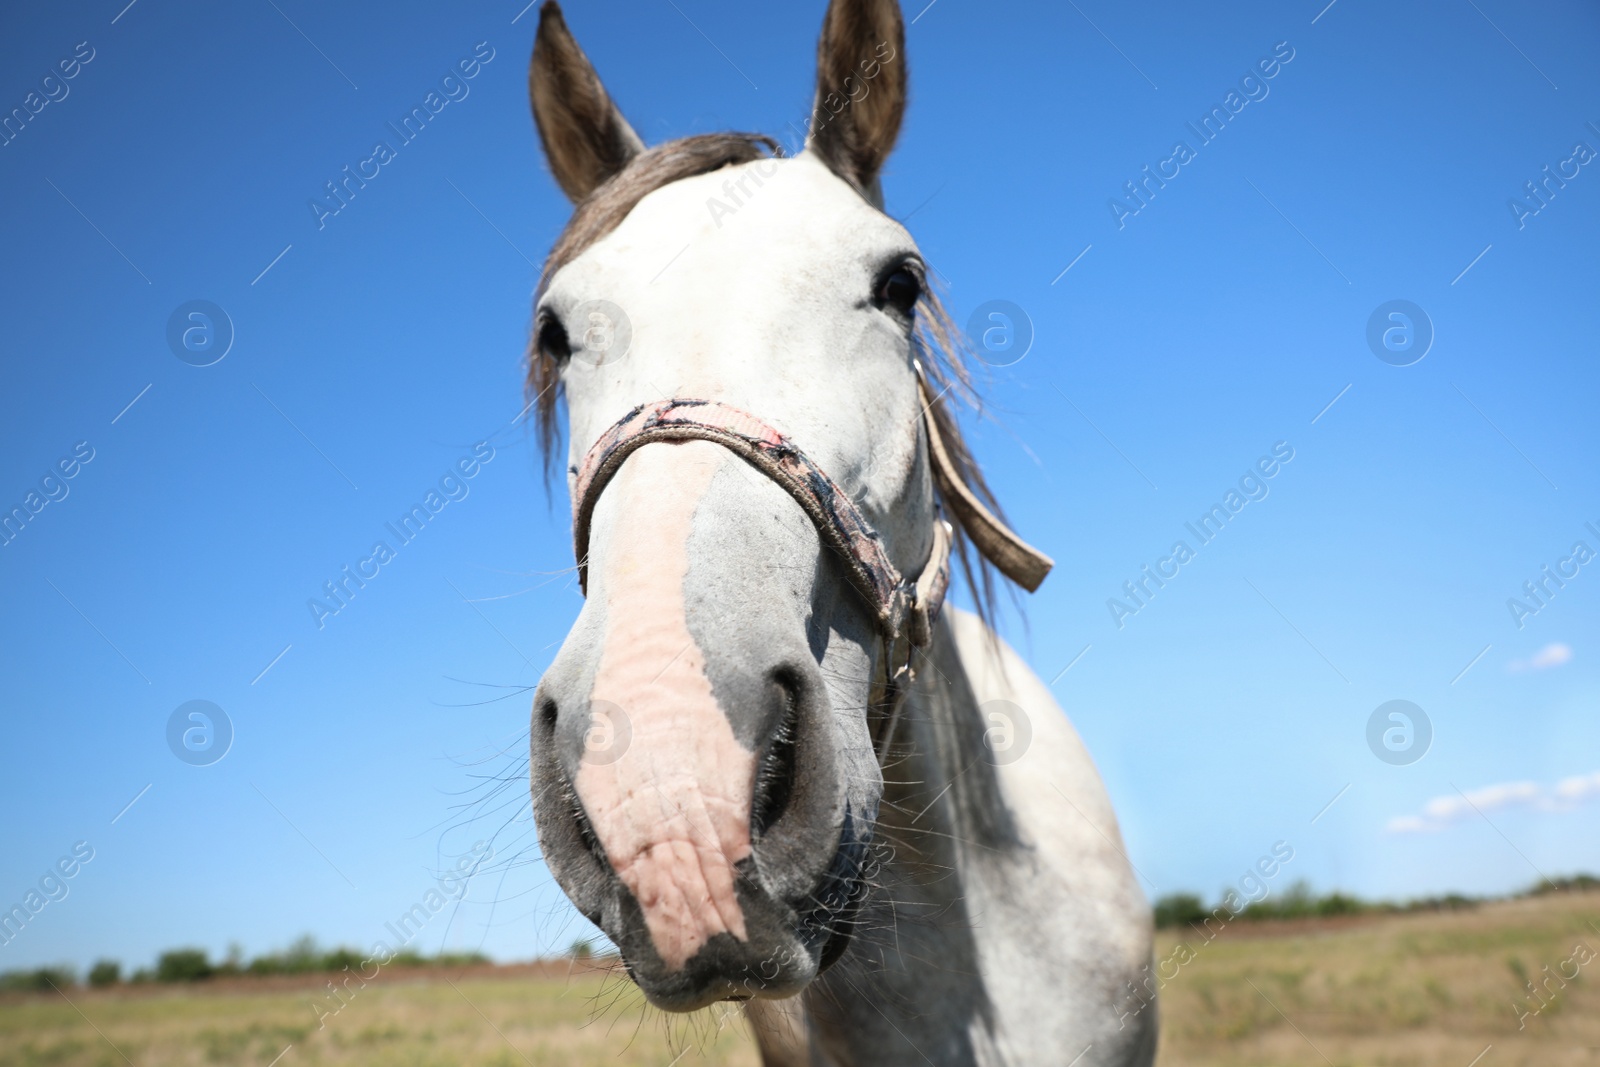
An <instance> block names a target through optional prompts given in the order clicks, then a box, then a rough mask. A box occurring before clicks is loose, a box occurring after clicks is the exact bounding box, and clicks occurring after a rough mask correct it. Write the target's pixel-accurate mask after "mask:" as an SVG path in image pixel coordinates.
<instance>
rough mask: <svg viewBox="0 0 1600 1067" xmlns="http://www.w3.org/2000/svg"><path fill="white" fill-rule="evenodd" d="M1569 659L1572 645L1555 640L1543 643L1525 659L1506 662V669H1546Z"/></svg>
mask: <svg viewBox="0 0 1600 1067" xmlns="http://www.w3.org/2000/svg"><path fill="white" fill-rule="evenodd" d="M1571 659H1572V646H1571V645H1567V644H1563V643H1561V642H1560V641H1557V642H1555V643H1553V644H1549V645H1545V646H1544V647H1543V648H1541V649H1540V650H1539V651H1537V652H1535V653H1534V654H1533V655H1532V656H1530V657H1528V658H1527V659H1525V660H1521V659H1514V660H1512V661H1511V662H1510V663H1508V664H1506V669H1507V670H1512V671H1547V670H1549V669H1550V668H1551V667H1559V666H1561V665H1562V664H1564V663H1567V662H1569V661H1570V660H1571Z"/></svg>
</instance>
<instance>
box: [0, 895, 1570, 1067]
mask: <svg viewBox="0 0 1600 1067" xmlns="http://www.w3.org/2000/svg"><path fill="white" fill-rule="evenodd" d="M1180 939H1184V940H1187V941H1188V942H1189V943H1190V944H1191V946H1193V947H1194V948H1195V950H1196V958H1195V959H1194V960H1193V962H1191V963H1189V964H1187V965H1186V966H1183V967H1182V968H1181V970H1180V971H1179V973H1178V975H1177V977H1176V978H1174V979H1172V980H1171V981H1170V982H1168V983H1167V985H1166V987H1165V989H1163V991H1162V1050H1161V1056H1160V1065H1161V1067H1179V1065H1182V1067H1224V1065H1226V1067H1258V1065H1260V1067H1264V1065H1269V1064H1270V1065H1282V1067H1287V1065H1295V1067H1300V1065H1305V1067H1330V1065H1332V1067H1347V1065H1350V1067H1355V1065H1371V1067H1378V1065H1384V1067H1390V1065H1392V1067H1401V1065H1405V1067H1468V1065H1469V1064H1471V1063H1473V1062H1474V1060H1475V1059H1476V1058H1477V1057H1479V1056H1480V1054H1482V1053H1484V1050H1485V1049H1486V1048H1489V1046H1493V1047H1492V1049H1490V1051H1489V1052H1488V1053H1487V1055H1484V1056H1483V1058H1482V1059H1481V1060H1479V1061H1478V1065H1479V1067H1515V1065H1528V1067H1532V1065H1535V1064H1537V1065H1540V1067H1546V1065H1562V1064H1596V1063H1600V894H1589V895H1586V896H1570V895H1569V896H1553V897H1548V898H1543V899H1534V900H1523V901H1515V902H1510V903H1503V904H1495V905H1490V906H1486V907H1484V908H1481V909H1479V910H1477V911H1472V912H1460V913H1455V914H1437V915H1413V916H1401V917H1390V918H1378V919H1370V920H1344V921H1339V922H1330V923H1323V924H1286V923H1278V924H1263V925H1259V926H1256V925H1242V924H1234V925H1233V926H1230V927H1228V928H1226V929H1224V930H1223V931H1222V932H1221V933H1219V934H1218V935H1217V936H1216V938H1215V939H1214V940H1213V941H1211V942H1210V943H1209V944H1205V945H1204V946H1201V945H1200V944H1199V941H1198V939H1197V938H1195V937H1193V936H1192V935H1190V936H1187V937H1186V938H1180V937H1179V936H1178V935H1176V934H1175V933H1168V934H1167V935H1165V936H1163V937H1162V938H1161V954H1162V956H1166V955H1167V954H1168V953H1169V952H1170V951H1171V950H1172V948H1173V946H1174V944H1175V943H1176V942H1177V941H1178V940H1180ZM1579 942H1582V943H1584V944H1585V945H1587V946H1588V947H1589V948H1590V949H1592V950H1593V951H1594V952H1595V953H1597V955H1596V957H1595V958H1594V959H1593V961H1592V962H1590V963H1589V964H1587V965H1586V966H1584V967H1583V968H1582V970H1581V972H1580V975H1579V977H1578V978H1577V979H1576V980H1573V981H1569V982H1568V983H1567V984H1566V987H1565V988H1564V989H1561V990H1559V992H1557V993H1554V994H1547V995H1546V1000H1547V1001H1548V1006H1547V1007H1545V1008H1544V1010H1543V1011H1542V1012H1540V1013H1539V1014H1538V1015H1534V1016H1530V1017H1528V1018H1527V1019H1526V1020H1525V1024H1526V1027H1525V1029H1521V1030H1519V1029H1518V1019H1517V1013H1516V1009H1515V1008H1513V1003H1516V1004H1522V1005H1524V1007H1528V1006H1531V1005H1532V1004H1534V1003H1536V1002H1533V1001H1528V1000H1526V998H1527V997H1528V996H1529V994H1528V993H1527V991H1526V990H1525V988H1524V986H1523V978H1522V977H1519V975H1525V976H1526V977H1527V978H1532V979H1538V978H1540V977H1542V976H1543V968H1544V967H1545V966H1546V965H1548V966H1549V967H1550V968H1551V969H1552V971H1554V970H1556V969H1557V968H1558V967H1559V966H1560V965H1561V964H1562V961H1564V960H1568V959H1569V958H1571V957H1572V955H1573V947H1574V945H1576V944H1578V943H1579ZM1571 967H1572V965H1571V964H1569V965H1568V972H1569V973H1570V971H1571ZM1169 973H1170V971H1169ZM316 992H317V988H316V987H314V986H312V985H309V984H297V983H295V982H286V981H274V982H265V983H260V984H251V983H248V982H238V983H234V984H232V985H218V986H212V987H195V988H189V989H173V988H165V989H146V990H139V991H133V990H116V991H104V992H99V991H97V992H91V991H88V990H83V989H74V990H69V991H68V995H69V996H71V998H72V1002H73V1003H72V1004H68V1003H67V1002H66V1001H65V1000H63V999H62V998H61V997H59V996H57V995H55V994H48V995H42V996H35V995H29V996H6V997H3V998H0V1067H45V1065H50V1067H125V1064H127V1063H130V1062H131V1063H132V1064H135V1065H137V1067H157V1065H159V1067H202V1065H212V1064H241V1065H250V1067H268V1065H269V1064H271V1063H272V1062H273V1060H274V1058H275V1057H278V1056H279V1055H280V1054H282V1053H284V1050H285V1049H286V1048H288V1047H289V1046H291V1045H292V1046H293V1047H292V1049H290V1050H289V1051H288V1053H287V1054H286V1055H283V1057H282V1059H281V1060H278V1067H305V1065H330V1067H331V1065H338V1067H380V1065H381V1067H399V1065H405V1067H435V1065H437V1067H459V1065H462V1064H474V1065H488V1067H527V1065H536V1067H545V1065H557V1064H559V1065H561V1067H568V1065H581V1064H591V1063H592V1064H608V1065H618V1067H632V1065H643V1064H653V1065H661V1064H669V1063H674V1062H676V1063H678V1064H682V1065H685V1067H687V1065H690V1064H713V1065H716V1067H754V1065H755V1064H756V1055H755V1052H754V1049H753V1047H752V1046H751V1044H750V1040H749V1037H748V1033H747V1031H746V1028H745V1025H744V1022H743V1020H742V1018H741V1016H740V1015H739V1013H738V1011H737V1009H736V1008H734V1007H733V1006H732V1005H721V1006H719V1007H718V1008H717V1009H714V1010H711V1011H708V1012H702V1013H700V1014H698V1015H695V1016H689V1017H686V1018H685V1017H671V1018H668V1017H665V1016H663V1015H661V1014H660V1013H659V1012H655V1011H653V1010H651V1009H648V1008H646V1007H645V1006H644V1005H643V1003H642V1001H641V998H640V997H639V995H638V993H637V992H636V991H635V990H634V989H633V988H632V987H631V986H630V985H628V984H627V982H626V981H625V980H623V979H619V978H617V977H609V976H606V975H603V974H599V973H588V974H580V975H577V976H574V977H571V978H568V977H566V976H565V975H562V974H557V975H551V974H549V973H545V972H541V971H539V970H538V969H535V968H505V969H501V970H499V971H486V970H484V969H481V968H480V969H473V970H469V971H465V972H451V973H450V974H449V975H448V976H446V975H441V974H439V973H438V972H427V973H423V972H409V973H407V972H397V973H385V974H382V975H380V976H379V977H378V978H377V979H376V980H374V981H373V982H372V983H370V984H369V985H367V987H366V988H365V989H363V990H361V991H360V993H358V994H357V995H356V996H355V997H354V998H353V999H351V1001H350V1003H349V1004H348V1005H347V1006H346V1007H345V1008H344V1009H343V1010H342V1011H341V1012H339V1013H338V1014H337V1015H335V1016H332V1017H330V1018H328V1019H327V1020H326V1026H325V1027H322V1028H320V1029H319V1027H318V1022H317V1014H316V1012H315V1011H314V1010H313V1009H312V1007H311V1001H312V999H313V997H314V996H315V995H316ZM74 1005H75V1006H74ZM80 1011H81V1012H82V1014H81V1015H80V1014H79V1012H80ZM91 1022H92V1025H91ZM96 1028H98V1030H99V1033H97V1032H96ZM102 1034H103V1035H104V1036H102ZM113 1045H114V1046H115V1047H113ZM124 1056H126V1057H127V1059H126V1060H124V1059H123V1057H124ZM677 1057H681V1058H677ZM675 1058H676V1059H675Z"/></svg>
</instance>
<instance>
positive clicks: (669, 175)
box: [526, 133, 1007, 630]
mask: <svg viewBox="0 0 1600 1067" xmlns="http://www.w3.org/2000/svg"><path fill="white" fill-rule="evenodd" d="M782 155H783V149H782V148H781V146H779V144H778V142H777V141H775V140H773V139H772V138H771V137H767V136H766V135H764V134H758V133H704V134H695V135H693V136H689V137H683V138H680V139H678V140H675V141H667V142H665V143H663V144H659V145H656V146H654V147H652V148H647V149H646V150H645V151H643V152H641V153H639V155H637V156H635V157H634V158H633V159H632V160H631V161H630V162H629V163H628V165H627V166H626V167H624V168H623V169H622V170H621V171H619V172H618V173H617V174H615V175H613V176H612V177H611V178H609V179H607V180H606V181H605V182H603V183H601V185H600V186H599V187H598V188H596V189H595V190H594V192H592V193H590V194H589V195H588V196H587V197H585V198H584V199H583V200H581V201H579V203H578V204H577V206H576V207H575V208H574V209H573V212H572V217H571V218H570V219H568V220H567V225H566V227H565V228H564V229H563V230H562V231H561V235H560V236H559V237H558V238H556V242H555V244H554V245H553V246H552V247H551V249H550V254H549V256H547V257H546V259H545V263H544V269H543V270H542V271H541V272H540V274H539V284H538V286H537V288H536V289H535V292H534V303H535V304H537V303H538V301H539V299H540V298H541V297H542V296H543V295H544V292H545V289H546V287H547V286H548V285H549V282H550V279H551V278H553V277H554V276H555V274H556V272H557V271H559V270H560V269H561V268H562V267H564V266H566V265H567V264H568V263H570V262H572V260H574V259H576V258H577V257H578V256H580V255H582V254H583V252H584V251H585V250H586V249H588V248H589V247H591V246H592V245H594V244H595V243H596V242H597V241H599V240H601V239H602V238H603V237H605V236H606V235H607V234H609V233H610V232H611V231H613V230H615V229H616V228H617V227H618V226H619V225H621V224H622V220H623V219H625V218H627V217H628V214H629V213H630V212H632V211H633V209H634V208H635V207H637V206H638V204H639V201H641V200H643V199H644V198H645V197H646V196H649V195H650V194H651V193H653V192H655V191H656V190H657V189H660V188H662V187H663V186H666V185H670V184H672V183H673V182H676V181H680V180H682V179H684V178H692V177H694V176H696V175H700V174H707V173H710V172H711V171H714V170H720V169H722V168H723V167H728V166H734V165H737V164H740V163H749V162H752V161H754V160H757V159H763V158H768V157H769V156H775V157H776V156H782ZM912 351H913V353H914V354H915V355H916V357H917V358H918V360H919V361H920V362H921V365H922V369H923V373H924V374H925V375H926V376H927V378H928V384H929V385H930V386H931V387H932V388H933V391H934V394H935V396H936V397H939V398H944V397H950V398H952V399H954V400H955V401H958V402H961V403H965V404H967V405H968V406H969V407H971V408H972V409H973V410H974V411H975V412H980V413H981V411H982V409H983V405H982V398H981V397H980V396H979V394H978V392H977V389H976V388H975V386H974V384H973V379H972V370H971V364H970V362H969V360H968V359H967V348H966V339H965V338H964V336H963V335H962V333H961V331H960V330H959V329H957V327H956V326H955V324H954V322H952V321H951V319H950V316H949V313H948V312H946V311H945V308H944V304H943V303H942V302H941V301H940V299H939V297H938V295H937V293H935V292H934V291H933V290H932V289H930V288H925V289H924V291H923V294H922V297H921V299H920V300H919V301H918V302H917V316H916V326H915V330H914V333H913V336H912ZM526 359H527V381H526V390H527V395H528V397H529V406H530V407H532V408H533V412H534V421H535V424H536V425H537V427H538V436H539V447H540V451H541V453H542V455H543V460H544V482H545V492H546V493H548V492H549V491H550V472H551V469H552V465H553V464H554V462H555V457H556V454H557V451H558V449H559V447H560V444H561V440H560V438H561V428H560V425H559V421H558V417H557V412H558V409H559V406H560V400H561V394H562V387H561V368H560V367H559V366H557V365H556V364H555V363H553V362H552V361H550V360H547V359H544V358H542V357H541V356H540V355H539V351H538V330H537V327H535V328H534V329H532V330H530V336H529V339H528V349H527V356H526ZM952 407H953V405H952V404H946V403H942V402H941V400H935V402H934V403H933V405H932V406H931V408H930V413H931V414H932V416H933V418H934V420H935V421H936V422H937V423H938V428H939V434H940V436H941V437H942V438H943V439H944V445H945V449H946V451H947V452H948V453H949V455H950V458H951V460H952V461H953V462H954V464H955V466H956V470H957V473H958V474H959V475H960V477H961V479H962V481H964V482H965V483H966V484H967V486H968V487H969V488H970V489H971V490H972V491H973V493H975V494H976V495H977V496H978V498H979V499H980V500H982V501H983V503H984V505H985V506H986V507H988V508H989V510H990V511H992V512H993V513H994V514H995V516H996V517H998V518H1000V519H1001V520H1002V521H1004V519H1005V513H1004V512H1003V511H1002V510H1001V508H1000V504H999V502H998V501H997V500H995V498H994V493H993V492H992V491H991V490H990V489H989V484H988V482H987V481H986V480H985V479H984V476H983V471H982V470H981V469H980V468H979V466H978V464H977V461H976V460H974V459H973V456H972V452H971V451H970V450H969V449H968V448H967V445H966V440H965V439H964V438H963V437H962V435H961V428H960V426H959V424H958V422H957V420H956V417H955V414H954V412H953V411H952ZM934 496H935V499H936V500H939V503H940V504H941V506H942V505H943V501H942V499H940V498H941V497H942V494H941V493H940V492H939V489H938V486H937V485H935V487H934ZM943 510H944V512H945V514H946V515H949V514H951V511H950V509H949V508H948V507H944V508H943ZM952 525H953V526H954V527H955V538H954V545H953V549H954V553H953V554H954V555H955V556H956V558H957V559H958V560H959V561H960V564H961V574H962V578H963V579H964V580H965V582H966V584H967V588H968V589H969V590H970V591H971V594H972V599H973V602H974V605H975V606H976V608H977V610H978V614H979V616H980V617H981V618H982V619H983V620H984V622H985V623H986V624H987V623H991V622H992V619H993V616H994V612H995V593H996V589H997V582H998V581H1005V580H1007V579H1005V577H1004V575H1001V574H1000V573H999V571H998V570H997V568H996V567H995V566H994V565H993V564H991V563H990V562H989V561H988V560H986V559H984V558H983V556H982V554H981V553H979V552H977V551H976V550H975V549H974V547H973V545H972V543H971V541H970V539H969V538H968V537H967V536H966V534H965V531H963V530H962V528H961V524H960V523H953V524H952ZM991 630H992V627H991Z"/></svg>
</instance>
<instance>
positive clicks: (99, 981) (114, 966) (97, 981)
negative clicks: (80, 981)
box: [89, 960, 122, 989]
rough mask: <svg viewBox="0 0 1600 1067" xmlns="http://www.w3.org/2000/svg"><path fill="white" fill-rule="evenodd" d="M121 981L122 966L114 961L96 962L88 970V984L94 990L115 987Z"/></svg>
mask: <svg viewBox="0 0 1600 1067" xmlns="http://www.w3.org/2000/svg"><path fill="white" fill-rule="evenodd" d="M120 981H122V964H120V963H118V962H117V961H116V960H96V961H95V965H94V966H93V967H90V968H89V984H90V985H91V986H93V987H94V988H96V989H104V988H105V987H106V986H112V985H116V984H117V983H118V982H120Z"/></svg>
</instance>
